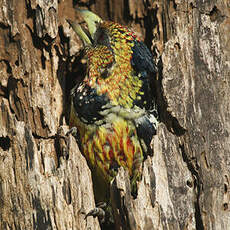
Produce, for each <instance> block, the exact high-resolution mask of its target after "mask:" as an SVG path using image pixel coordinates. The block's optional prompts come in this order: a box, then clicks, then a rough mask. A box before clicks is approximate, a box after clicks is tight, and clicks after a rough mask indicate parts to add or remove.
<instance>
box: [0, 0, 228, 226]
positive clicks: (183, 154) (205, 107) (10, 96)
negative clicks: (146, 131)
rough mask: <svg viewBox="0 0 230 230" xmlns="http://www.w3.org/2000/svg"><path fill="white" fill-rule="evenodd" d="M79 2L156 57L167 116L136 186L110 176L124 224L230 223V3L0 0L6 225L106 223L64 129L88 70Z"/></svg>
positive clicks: (1, 183) (0, 186)
mask: <svg viewBox="0 0 230 230" xmlns="http://www.w3.org/2000/svg"><path fill="white" fill-rule="evenodd" d="M73 4H74V5H73ZM75 6H78V7H79V6H80V7H87V8H90V9H91V10H92V11H94V12H96V13H97V14H99V15H100V16H101V17H102V18H104V19H110V20H113V21H117V22H119V23H122V24H126V25H128V26H129V27H131V28H133V30H134V31H136V32H137V35H138V36H139V37H140V39H142V40H143V41H144V42H145V43H146V44H147V46H148V47H149V48H151V49H152V51H153V53H154V54H155V56H158V57H160V58H159V69H160V71H159V74H158V79H157V89H156V91H157V92H156V93H157V98H158V100H157V101H158V104H159V109H160V117H161V124H160V126H159V128H158V132H157V135H156V136H155V137H154V138H153V141H152V146H153V149H154V156H153V157H148V159H147V160H146V161H145V162H144V166H143V178H142V181H141V182H140V183H139V189H138V196H137V198H136V199H133V198H132V196H131V195H130V184H129V179H128V176H127V172H125V171H124V170H123V169H120V170H119V174H118V176H117V177H116V178H115V180H114V181H113V183H112V185H111V194H112V198H113V206H114V210H116V211H117V212H116V213H121V214H122V215H115V217H116V220H117V229H173V230H174V229H201V230H202V229H223V230H225V229H226V230H227V229H228V228H229V227H228V226H230V207H229V206H230V150H229V149H230V147H229V146H230V137H229V130H230V114H229V110H230V103H229V97H230V78H229V76H230V64H229V63H230V39H229V34H230V4H229V1H228V0H220V1H215V0H206V1H190V0H187V1H180V0H173V1H166V0H157V1H146V0H143V1H125V0H118V1H112V0H111V1H105V0H103V1H87V0H86V1H85V0H84V1H70V0H67V1H62V0H61V1H57V0H47V1H40V0H25V1H23V0H19V1H16V0H10V1H9V0H0V76H1V77H0V107H1V109H0V229H61V230H63V229H100V226H99V223H98V220H97V218H95V219H94V218H93V217H88V218H87V219H84V217H85V213H87V212H88V211H90V210H91V209H92V208H94V207H95V203H94V195H93V190H92V179H91V172H90V170H89V169H88V166H87V163H86V161H85V159H84V157H83V156H82V155H81V153H80V151H79V149H78V147H77V144H76V141H75V140H74V138H73V137H72V136H68V137H65V134H66V132H67V131H68V112H69V110H68V109H69V106H68V105H69V91H70V89H71V88H72V87H73V85H74V84H75V82H76V81H79V79H80V77H81V76H82V72H83V69H84V63H82V62H81V52H80V49H81V47H82V46H81V42H80V40H79V39H78V38H77V37H76V36H75V35H74V34H73V33H72V30H71V29H70V28H69V26H68V24H67V22H66V20H65V19H67V18H68V19H72V20H74V19H75V17H76V15H75V11H74V7H75Z"/></svg>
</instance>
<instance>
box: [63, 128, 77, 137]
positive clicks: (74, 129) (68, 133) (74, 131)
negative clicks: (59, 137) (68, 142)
mask: <svg viewBox="0 0 230 230" xmlns="http://www.w3.org/2000/svg"><path fill="white" fill-rule="evenodd" d="M70 134H72V135H73V136H74V137H75V138H76V137H77V134H78V130H77V127H72V128H71V129H70V130H69V131H68V132H67V133H66V136H67V137H68V136H69V135H70Z"/></svg>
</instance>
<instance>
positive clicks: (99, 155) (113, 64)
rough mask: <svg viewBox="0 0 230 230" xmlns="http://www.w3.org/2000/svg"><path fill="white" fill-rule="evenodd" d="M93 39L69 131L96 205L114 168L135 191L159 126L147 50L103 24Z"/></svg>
mask: <svg viewBox="0 0 230 230" xmlns="http://www.w3.org/2000/svg"><path fill="white" fill-rule="evenodd" d="M91 36H92V38H91V40H92V41H93V42H92V44H87V45H86V46H85V57H86V58H87V74H86V76H85V78H84V80H83V81H82V82H81V84H80V85H78V86H76V87H75V88H74V89H73V90H72V92H71V100H72V102H71V103H72V104H71V113H70V126H71V127H77V128H78V130H79V140H80V147H81V151H82V153H83V154H84V156H85V157H86V159H87V161H88V164H89V166H90V168H91V170H92V175H93V180H94V187H95V191H96V199H97V201H105V200H106V199H109V188H108V186H109V183H110V181H111V180H112V178H114V176H115V175H116V173H117V169H118V167H120V166H122V167H124V168H125V169H126V170H128V172H129V175H130V178H131V185H132V188H133V189H134V190H136V182H137V181H138V180H140V178H141V171H142V170H141V167H142V162H143V159H144V155H146V154H147V152H148V151H150V147H149V145H150V141H151V139H152V136H153V135H154V134H155V133H156V126H157V111H156V107H155V101H154V99H153V95H152V92H151V86H150V81H151V77H154V74H155V72H156V66H155V64H154V62H153V58H152V55H151V53H150V51H149V50H148V49H147V47H146V46H145V45H144V44H143V43H142V42H140V41H139V40H138V39H137V38H136V36H135V35H134V34H133V33H132V32H131V31H130V30H129V29H127V28H126V27H123V26H121V25H120V24H117V23H114V22H107V21H101V22H100V23H99V24H98V25H97V29H96V31H95V33H94V34H92V35H91ZM153 110H154V114H153V113H151V112H150V111H153Z"/></svg>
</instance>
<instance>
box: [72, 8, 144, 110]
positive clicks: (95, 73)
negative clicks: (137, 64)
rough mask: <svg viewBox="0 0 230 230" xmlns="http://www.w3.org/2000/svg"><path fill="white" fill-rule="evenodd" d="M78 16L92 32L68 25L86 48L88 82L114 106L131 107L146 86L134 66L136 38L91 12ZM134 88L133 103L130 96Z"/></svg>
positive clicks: (86, 81) (73, 24)
mask: <svg viewBox="0 0 230 230" xmlns="http://www.w3.org/2000/svg"><path fill="white" fill-rule="evenodd" d="M78 12H79V14H80V15H81V16H82V17H83V19H84V20H85V22H86V24H87V26H88V31H86V30H85V29H84V28H83V27H81V25H80V24H78V23H75V22H71V21H68V22H69V24H70V25H71V27H72V28H73V30H74V31H75V32H76V34H77V35H78V36H79V38H80V39H81V40H82V41H83V44H84V47H85V51H86V58H87V74H86V77H85V79H84V82H85V83H86V84H88V85H89V86H90V87H93V88H95V89H97V93H98V94H99V95H101V94H106V95H107V96H108V97H109V98H110V100H111V101H113V102H114V104H121V105H123V106H126V105H131V104H132V100H133V98H135V97H136V94H137V92H138V90H139V89H140V87H141V85H142V83H141V80H140V79H139V78H138V76H135V71H134V69H133V68H132V64H131V60H132V54H133V50H132V48H133V46H134V40H135V39H136V37H135V35H134V34H133V33H132V32H131V31H130V30H129V29H128V28H126V27H125V26H122V25H120V24H118V23H115V22H110V21H104V20H102V19H101V18H100V17H99V16H97V15H96V14H94V13H92V12H91V11H88V10H78ZM130 87H131V88H132V93H133V94H132V100H131V99H130V97H129V96H128V94H129V91H128V89H129V88H130ZM121 89H122V90H121Z"/></svg>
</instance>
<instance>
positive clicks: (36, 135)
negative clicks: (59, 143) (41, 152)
mask: <svg viewBox="0 0 230 230" xmlns="http://www.w3.org/2000/svg"><path fill="white" fill-rule="evenodd" d="M32 135H33V137H34V138H35V139H43V140H49V139H50V140H53V139H55V138H56V137H57V135H53V136H40V135H38V134H36V133H34V132H32Z"/></svg>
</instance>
